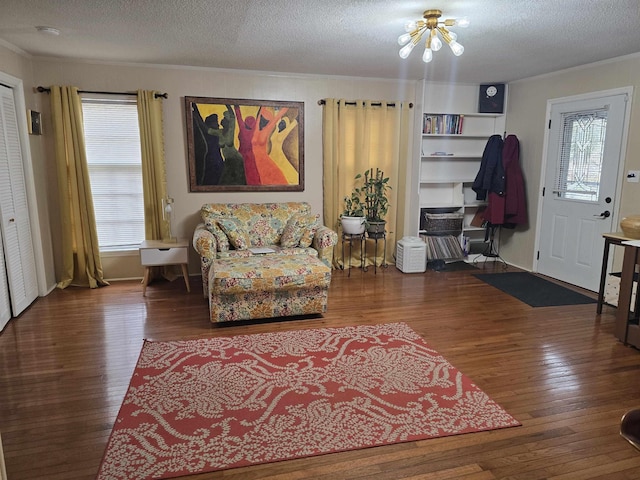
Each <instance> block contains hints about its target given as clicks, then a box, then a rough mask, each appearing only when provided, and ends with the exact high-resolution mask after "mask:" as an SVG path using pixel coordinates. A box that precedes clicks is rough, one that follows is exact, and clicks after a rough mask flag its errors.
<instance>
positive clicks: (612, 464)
mask: <svg viewBox="0 0 640 480" xmlns="http://www.w3.org/2000/svg"><path fill="white" fill-rule="evenodd" d="M491 271H493V266H492V265H487V267H486V269H485V270H484V272H491ZM495 271H496V272H503V270H502V269H501V268H500V267H497V268H496V269H495ZM506 271H507V272H508V271H517V269H515V268H512V267H510V268H509V269H508V270H506ZM481 272H483V270H477V271H475V272H474V271H458V272H446V271H443V272H434V271H430V270H429V271H427V272H426V273H424V274H403V273H401V272H400V271H398V270H397V269H396V268H395V267H393V266H391V267H389V268H388V269H378V271H377V274H375V275H374V273H373V271H372V270H369V271H368V272H361V271H360V270H359V269H353V270H352V271H351V277H348V276H347V274H346V272H343V271H335V272H334V273H333V278H332V283H331V288H330V293H329V308H328V311H327V313H326V314H324V315H323V316H321V317H311V318H304V319H293V320H288V321H279V322H256V323H238V324H231V325H225V326H220V325H212V324H211V323H210V322H209V320H208V318H209V317H208V305H207V301H206V299H205V298H203V296H202V290H201V288H202V285H201V283H200V282H199V278H197V277H192V284H193V285H192V292H191V293H190V294H188V293H186V292H185V289H184V284H183V283H181V282H180V281H178V280H177V281H174V282H163V281H158V282H154V283H152V284H151V285H150V286H149V288H148V290H147V296H146V297H143V296H142V288H141V285H140V283H139V282H138V281H123V282H113V283H112V285H111V286H108V287H103V288H100V289H97V290H87V289H78V288H73V287H71V288H67V289H65V290H55V291H53V292H52V293H51V294H50V295H48V296H47V297H44V298H40V299H38V300H37V301H36V302H35V303H34V304H33V305H32V306H31V307H29V308H28V309H27V311H25V312H24V313H23V314H22V315H21V316H20V317H19V318H17V319H13V320H12V321H11V322H10V323H9V325H7V327H6V328H5V329H4V331H3V332H2V333H1V334H0V432H1V433H2V439H3V446H4V455H5V458H6V468H7V473H8V476H9V478H10V479H11V480H21V479H39V478H42V479H65V480H66V479H85V478H86V479H88V478H94V477H95V474H96V472H97V470H98V467H99V465H100V461H101V458H102V454H103V452H104V448H105V445H106V442H107V440H108V437H109V434H110V432H111V428H112V426H113V423H114V421H115V418H116V415H117V412H118V410H119V408H120V404H121V403H122V399H123V397H124V394H125V392H126V390H127V387H128V385H129V381H130V378H131V374H132V372H133V369H134V366H135V364H136V361H137V359H138V356H139V354H140V350H141V348H142V344H143V342H144V340H145V339H148V340H177V339H196V338H208V337H219V336H231V335H239V334H251V333H260V332H270V331H286V330H294V329H309V328H322V327H327V326H328V327H341V326H347V325H355V324H380V323H387V322H396V321H404V322H406V323H408V324H409V325H410V326H411V327H412V328H413V329H414V330H416V332H418V333H419V334H420V335H421V336H423V337H424V338H425V340H426V342H427V343H428V344H429V345H430V346H431V347H433V348H435V349H436V350H437V351H438V352H439V353H441V354H442V355H443V356H444V357H445V358H447V360H449V361H450V362H451V363H452V364H453V365H455V366H456V367H457V368H459V369H460V370H461V371H462V372H463V373H464V374H465V375H467V376H468V377H470V378H471V379H472V380H473V381H474V383H476V384H477V385H478V386H479V387H480V388H481V389H483V390H484V391H485V392H486V393H487V394H489V396H490V397H491V398H493V399H494V400H495V401H497V402H498V403H499V404H500V405H501V406H502V407H503V408H505V409H506V410H507V411H508V412H509V413H511V414H512V415H514V416H515V417H516V418H517V419H518V420H519V421H520V422H521V423H522V426H521V427H515V428H509V429H503V430H496V431H489V432H479V433H474V434H467V435H459V436H452V437H445V438H439V439H430V440H423V441H418V442H409V443H405V444H396V445H389V446H385V447H376V448H369V449H362V450H355V451H350V452H341V453H336V454H331V455H322V456H318V457H312V458H304V459H296V460H290V461H285V462H277V463H272V464H267V465H256V466H253V467H244V468H238V469H232V470H227V471H221V472H213V473H209V474H203V475H195V476H192V477H189V478H190V479H191V480H198V479H204V478H207V479H217V478H219V479H222V478H226V479H232V480H235V479H237V480H240V479H241V480H251V479H261V480H262V479H269V480H285V479H287V480H307V479H327V480H329V479H331V480H336V479H345V480H347V479H348V480H356V479H369V478H376V479H380V480H384V479H403V480H431V479H445V480H446V479H449V478H451V479H454V478H455V479H467V480H493V479H514V480H515V479H527V480H532V479H546V478H549V479H554V480H564V479H570V480H578V479H605V478H606V479H611V480H616V479H620V480H629V479H638V480H640V452H638V451H636V450H635V449H633V448H632V447H631V446H630V445H628V444H627V443H626V442H625V441H624V440H623V439H622V438H621V437H620V436H619V435H618V426H619V422H620V418H621V417H622V415H623V413H624V412H625V411H627V410H628V409H631V408H634V407H640V381H638V380H639V378H640V375H639V374H640V351H638V350H636V349H633V348H629V347H625V346H624V345H622V344H621V343H620V342H618V341H616V339H615V338H614V336H613V325H614V320H615V318H614V317H615V312H616V310H615V308H613V307H610V306H606V305H605V307H604V309H603V313H602V314H601V315H596V313H595V310H596V307H595V304H590V305H574V306H562V307H540V308H532V307H529V306H528V305H526V304H524V303H522V302H520V301H518V300H517V299H515V298H512V297H510V296H508V295H506V294H505V293H503V292H501V291H499V290H497V289H495V288H493V287H491V286H489V285H487V284H486V283H484V282H482V281H480V280H478V279H477V278H476V277H474V276H473V273H481ZM583 293H584V292H583ZM586 293H587V294H588V295H590V296H591V297H593V298H595V295H594V294H592V293H589V292H586Z"/></svg>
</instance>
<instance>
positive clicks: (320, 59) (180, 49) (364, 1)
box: [0, 0, 640, 83]
mask: <svg viewBox="0 0 640 480" xmlns="http://www.w3.org/2000/svg"><path fill="white" fill-rule="evenodd" d="M431 8H439V9H441V10H442V11H443V17H445V18H446V17H462V16H467V17H468V18H469V20H470V21H471V25H470V26H469V28H467V29H464V30H463V29H457V30H456V32H457V33H458V41H459V42H460V43H461V44H463V45H464V47H465V53H464V54H463V55H462V56H461V57H455V56H454V55H453V54H452V53H451V52H450V51H449V49H448V47H446V46H445V47H443V48H442V50H440V51H439V52H435V53H434V59H433V61H432V62H431V63H430V64H424V63H423V62H422V61H421V56H422V51H423V48H421V46H418V47H416V49H415V50H414V52H413V53H412V54H411V56H410V57H409V58H408V59H406V60H402V59H401V58H400V57H399V56H398V50H399V48H400V47H399V46H398V44H397V37H398V35H400V34H401V33H403V25H404V24H405V22H406V21H408V20H415V19H419V18H421V17H422V12H423V11H424V10H426V9H431ZM37 25H46V26H51V27H55V28H58V29H59V30H60V31H61V34H60V35H59V36H57V37H53V36H47V35H43V34H41V33H38V32H36V30H35V26H37ZM639 26H640V0H533V1H532V0H424V1H400V0H269V1H267V0H235V1H233V0H101V1H95V0H1V1H0V41H1V42H2V44H4V45H5V46H7V44H10V45H12V46H14V47H17V48H18V49H20V50H22V51H24V52H27V53H29V54H31V55H33V56H36V57H37V56H45V57H60V58H72V59H78V60H80V59H82V60H91V61H106V62H128V63H145V64H167V65H188V66H200V67H216V68H233V69H241V70H258V71H266V72H288V73H302V74H314V75H346V76H361V77H378V78H394V79H422V78H426V79H428V80H431V81H443V82H445V81H446V82H460V83H484V82H509V81H513V80H517V79H520V78H526V77H530V76H534V75H539V74H544V73H548V72H553V71H556V70H561V69H564V68H568V67H573V66H577V65H583V64H587V63H592V62H596V61H599V60H605V59H609V58H613V57H618V56H622V55H627V54H631V53H637V52H640V28H639Z"/></svg>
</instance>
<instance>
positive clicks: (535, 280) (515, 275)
mask: <svg viewBox="0 0 640 480" xmlns="http://www.w3.org/2000/svg"><path fill="white" fill-rule="evenodd" d="M474 276H476V277H478V278H479V279H480V280H482V281H483V282H485V283H488V284H489V285H491V286H492V287H495V288H497V289H499V290H502V291H503V292H504V293H507V294H509V295H511V296H512V297H515V298H517V299H518V300H520V301H521V302H524V303H526V304H528V305H530V306H532V307H557V306H561V305H581V304H586V303H597V302H596V300H595V299H593V298H590V297H587V296H586V295H583V294H581V293H578V292H575V291H573V290H570V289H568V288H566V287H563V286H562V285H558V284H557V283H554V282H550V281H548V280H545V279H544V278H541V277H538V276H536V275H533V274H531V273H529V272H508V273H479V274H474Z"/></svg>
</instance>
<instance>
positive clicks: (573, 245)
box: [537, 93, 629, 291]
mask: <svg viewBox="0 0 640 480" xmlns="http://www.w3.org/2000/svg"><path fill="white" fill-rule="evenodd" d="M628 100H629V98H628V95H627V94H626V93H621V94H616V95H610V96H606V97H600V98H593V99H588V100H575V101H568V102H563V103H557V104H554V105H552V107H551V117H550V118H551V123H550V126H549V138H548V147H547V163H546V170H545V172H546V173H545V178H544V189H543V198H542V217H541V222H540V231H539V232H538V238H539V242H538V244H539V251H538V263H537V267H538V272H539V273H542V274H543V275H547V276H549V277H552V278H556V279H558V280H561V281H564V282H567V283H571V284H573V285H577V286H579V287H582V288H586V289H588V290H593V291H597V290H598V286H599V279H600V268H601V266H602V251H603V248H604V240H603V238H602V234H603V233H607V232H611V231H613V230H616V228H614V227H613V225H612V223H613V222H612V219H613V218H614V216H615V215H614V209H615V208H616V205H617V204H618V201H617V200H618V199H617V198H616V187H617V180H618V171H619V165H620V162H621V158H620V157H621V152H622V147H623V145H622V140H623V138H626V135H625V134H624V132H625V129H626V125H625V123H626V122H625V118H626V115H625V109H626V108H628V107H627V105H628V103H629V102H628Z"/></svg>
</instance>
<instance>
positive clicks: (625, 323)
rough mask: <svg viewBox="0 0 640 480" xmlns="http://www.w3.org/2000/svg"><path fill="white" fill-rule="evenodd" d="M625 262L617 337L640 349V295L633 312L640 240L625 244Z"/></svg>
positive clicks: (617, 316) (639, 261)
mask: <svg viewBox="0 0 640 480" xmlns="http://www.w3.org/2000/svg"><path fill="white" fill-rule="evenodd" d="M622 245H623V246H624V260H623V261H622V273H621V274H620V292H619V294H618V310H617V311H616V325H615V335H616V338H617V339H618V340H620V341H621V342H623V343H624V344H625V345H627V344H630V345H633V346H634V347H636V348H640V325H639V320H640V311H639V310H640V295H638V294H636V304H635V306H634V312H631V296H632V292H633V277H634V274H635V271H636V266H637V265H640V240H630V241H627V242H623V243H622Z"/></svg>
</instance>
